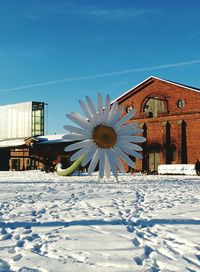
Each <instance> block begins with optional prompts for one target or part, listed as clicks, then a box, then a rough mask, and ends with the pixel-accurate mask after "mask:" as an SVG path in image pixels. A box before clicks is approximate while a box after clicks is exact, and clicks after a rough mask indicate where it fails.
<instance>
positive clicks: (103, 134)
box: [92, 125, 117, 148]
mask: <svg viewBox="0 0 200 272" xmlns="http://www.w3.org/2000/svg"><path fill="white" fill-rule="evenodd" d="M92 138H93V141H94V143H95V144H96V145H97V146H98V147H100V148H111V147H113V146H114V145H115V143H116V141H117V134H116V132H115V130H114V129H113V128H112V127H108V126H104V125H99V126H97V127H95V128H94V130H93V134H92Z"/></svg>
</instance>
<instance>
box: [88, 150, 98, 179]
mask: <svg viewBox="0 0 200 272" xmlns="http://www.w3.org/2000/svg"><path fill="white" fill-rule="evenodd" d="M98 161H99V149H97V150H96V152H95V153H94V156H93V158H92V160H91V162H90V165H89V168H88V175H91V174H92V172H94V170H95V168H96V166H97V163H98Z"/></svg>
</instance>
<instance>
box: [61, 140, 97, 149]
mask: <svg viewBox="0 0 200 272" xmlns="http://www.w3.org/2000/svg"><path fill="white" fill-rule="evenodd" d="M91 143H92V140H90V139H87V140H84V141H81V142H78V143H75V144H71V145H68V146H67V147H65V151H73V150H76V149H80V148H83V147H86V146H90V145H91Z"/></svg>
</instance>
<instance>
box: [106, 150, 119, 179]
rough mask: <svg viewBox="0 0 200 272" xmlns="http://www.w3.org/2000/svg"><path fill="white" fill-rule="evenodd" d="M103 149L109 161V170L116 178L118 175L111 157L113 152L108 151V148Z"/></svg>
mask: <svg viewBox="0 0 200 272" xmlns="http://www.w3.org/2000/svg"><path fill="white" fill-rule="evenodd" d="M105 151H106V155H107V157H108V160H109V163H110V166H111V171H112V172H113V175H114V176H115V177H116V178H117V177H118V172H117V166H116V162H115V160H114V159H113V154H112V152H111V151H110V149H106V150H105Z"/></svg>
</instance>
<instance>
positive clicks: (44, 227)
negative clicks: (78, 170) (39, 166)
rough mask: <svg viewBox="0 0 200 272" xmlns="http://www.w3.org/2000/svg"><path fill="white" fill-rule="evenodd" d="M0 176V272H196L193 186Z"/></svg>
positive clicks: (199, 222)
mask: <svg viewBox="0 0 200 272" xmlns="http://www.w3.org/2000/svg"><path fill="white" fill-rule="evenodd" d="M119 180H120V182H119V183H115V182H114V179H110V180H109V181H107V182H105V181H98V178H97V176H91V177H88V176H79V177H78V176H73V177H59V176H57V175H56V174H55V173H48V174H47V173H43V172H40V171H28V172H0V271H3V272H9V271H20V272H33V271H34V272H36V271H37V272H38V271H40V272H46V271H51V272H62V271H63V272H68V271H69V272H86V271H87V272H93V271H94V272H99V271H101V272H102V271H103V272H125V271H126V272H131V271H137V272H139V271H150V272H156V271H180V272H184V271H190V272H194V271H200V178H199V177H195V176H194V177H193V176H190V177H189V176H144V175H126V176H120V177H119Z"/></svg>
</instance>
